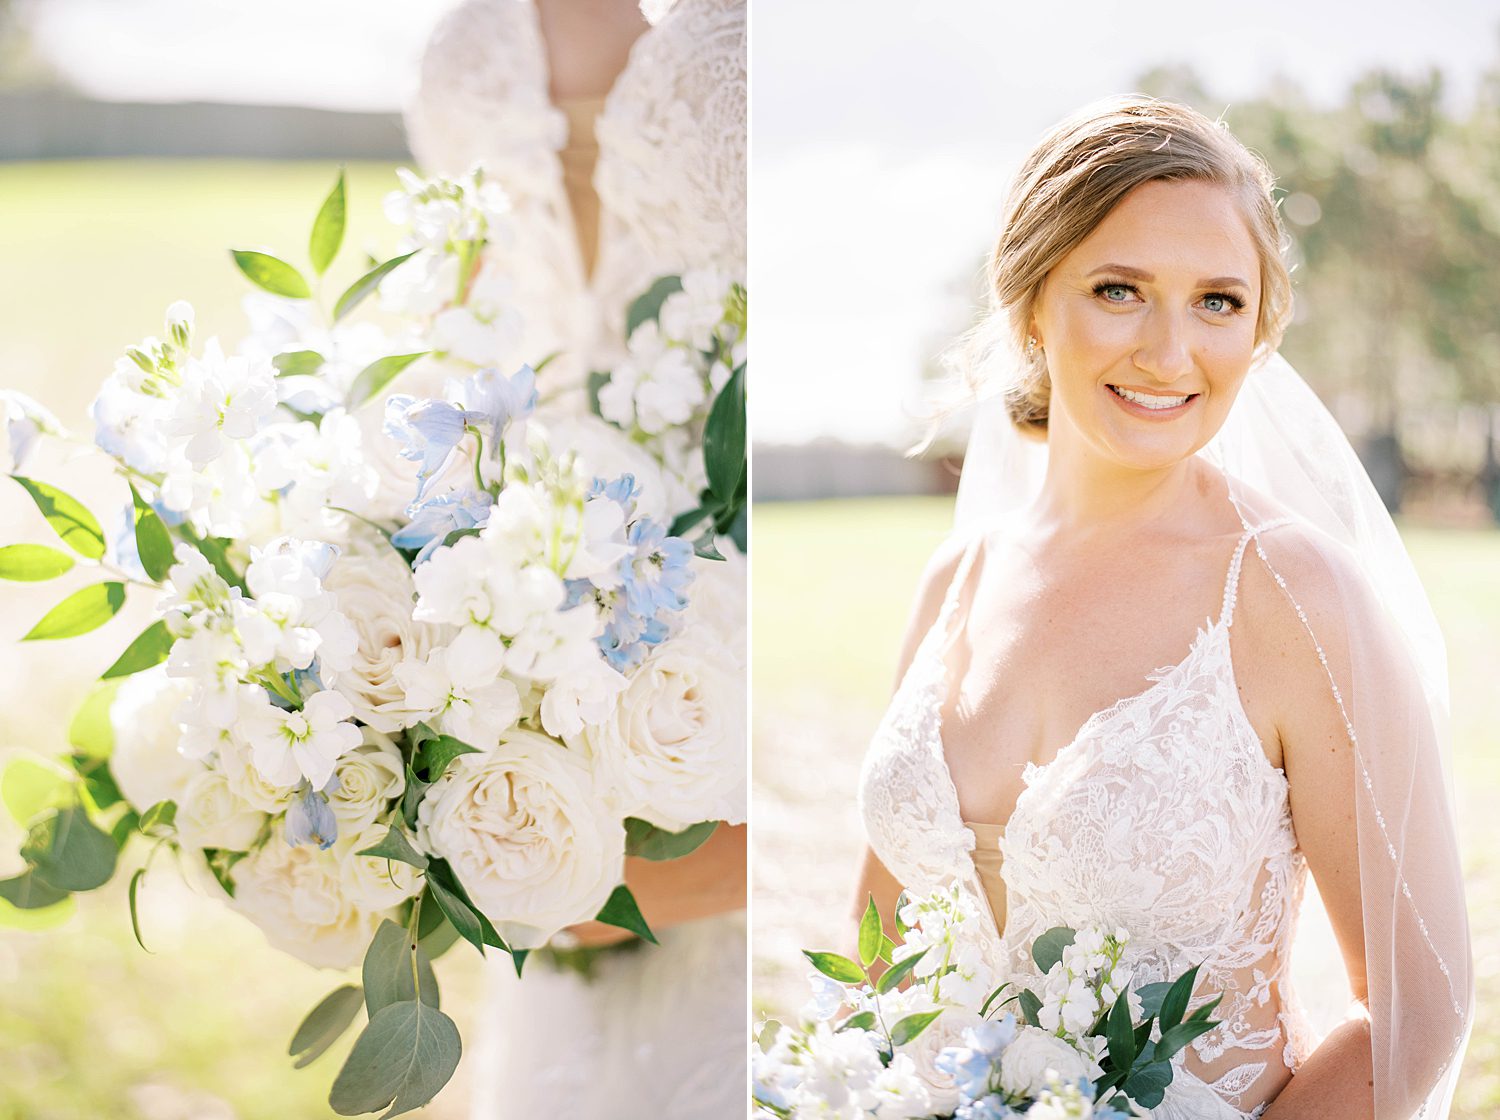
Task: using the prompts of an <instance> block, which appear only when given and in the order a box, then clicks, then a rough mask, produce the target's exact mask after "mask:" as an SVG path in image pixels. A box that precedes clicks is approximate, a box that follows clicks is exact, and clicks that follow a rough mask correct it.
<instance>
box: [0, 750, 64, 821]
mask: <svg viewBox="0 0 1500 1120" xmlns="http://www.w3.org/2000/svg"><path fill="white" fill-rule="evenodd" d="M0 800H3V801H4V802H5V807H6V809H8V810H9V811H10V815H11V818H12V819H13V820H14V821H15V822H16V823H17V824H18V825H20V826H21V827H22V828H27V827H29V826H30V825H31V822H32V821H33V820H35V819H36V817H37V815H38V814H39V813H41V812H42V811H43V810H46V809H61V808H63V807H65V806H67V805H70V804H72V801H73V784H72V782H70V781H69V780H68V776H67V775H66V774H65V773H63V772H62V771H61V770H58V769H57V768H56V767H54V766H50V765H48V764H47V763H45V762H38V761H37V760H36V759H32V758H25V757H21V758H12V759H11V760H10V762H9V763H8V764H7V765H6V767H5V774H4V776H3V777H0Z"/></svg>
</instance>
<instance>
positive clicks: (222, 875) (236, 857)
mask: <svg viewBox="0 0 1500 1120" xmlns="http://www.w3.org/2000/svg"><path fill="white" fill-rule="evenodd" d="M248 854H249V853H248V852H231V851H229V850H227V849H224V848H204V849H203V858H204V860H205V862H206V863H207V864H208V869H209V871H210V872H212V873H213V877H214V878H215V879H217V880H218V883H219V886H221V887H223V888H224V893H225V894H227V895H228V896H229V897H230V898H233V897H234V865H235V864H237V863H239V862H240V860H242V859H244V858H245V856H246V855H248Z"/></svg>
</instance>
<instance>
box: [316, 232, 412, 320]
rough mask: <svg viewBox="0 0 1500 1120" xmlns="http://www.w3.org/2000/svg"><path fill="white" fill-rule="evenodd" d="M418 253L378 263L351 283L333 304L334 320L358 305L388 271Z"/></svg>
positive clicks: (403, 254)
mask: <svg viewBox="0 0 1500 1120" xmlns="http://www.w3.org/2000/svg"><path fill="white" fill-rule="evenodd" d="M416 255H417V254H416V250H413V251H412V252H410V253H402V254H401V256H399V257H392V258H391V259H390V260H388V261H384V262H383V263H381V264H378V265H376V266H375V267H374V268H372V269H370V271H369V272H367V273H365V274H364V275H363V276H361V277H360V278H359V279H358V280H356V281H355V282H354V283H353V284H350V285H349V288H348V290H347V291H345V292H344V294H343V295H341V296H339V301H338V303H336V304H334V305H333V318H334V322H337V321H338V320H340V319H342V318H343V317H344V316H345V315H347V314H349V312H351V311H353V310H354V309H355V308H356V307H358V306H359V304H360V301H361V300H363V299H364V298H365V297H366V296H368V295H369V294H370V293H371V292H373V291H374V290H375V289H376V288H378V287H379V286H380V282H381V281H382V280H384V279H385V277H386V274H387V273H389V272H390V271H391V270H392V269H394V268H398V267H400V266H401V265H403V264H405V263H406V262H407V261H409V260H411V258H412V257H414V256H416Z"/></svg>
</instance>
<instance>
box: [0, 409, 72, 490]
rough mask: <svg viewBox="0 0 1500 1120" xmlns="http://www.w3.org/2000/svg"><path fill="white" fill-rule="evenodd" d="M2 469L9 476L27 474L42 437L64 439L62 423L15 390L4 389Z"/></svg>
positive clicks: (0, 442) (0, 441) (0, 433)
mask: <svg viewBox="0 0 1500 1120" xmlns="http://www.w3.org/2000/svg"><path fill="white" fill-rule="evenodd" d="M0 420H4V421H5V426H4V428H3V429H0V466H3V467H4V468H5V471H6V473H7V474H13V473H16V472H18V471H22V470H25V468H26V460H27V458H28V457H30V455H31V450H32V448H33V447H35V445H36V438H37V436H39V435H50V436H62V435H65V434H66V433H65V432H64V430H63V426H62V424H61V422H60V421H59V420H58V419H57V417H56V416H53V415H52V413H51V412H49V411H48V410H47V408H46V407H45V406H43V405H42V404H40V403H39V402H37V401H34V400H32V399H31V398H30V397H28V396H27V395H26V394H25V393H21V392H17V391H16V390H15V389H0Z"/></svg>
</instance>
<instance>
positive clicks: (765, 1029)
mask: <svg viewBox="0 0 1500 1120" xmlns="http://www.w3.org/2000/svg"><path fill="white" fill-rule="evenodd" d="M870 1018H871V1020H872V1021H873V1020H874V1016H873V1015H871V1017H870ZM780 1033H781V1020H779V1019H767V1020H766V1021H765V1022H764V1023H762V1024H761V1027H760V1033H759V1034H758V1035H756V1036H755V1041H756V1044H757V1045H758V1046H759V1047H760V1049H761V1052H762V1053H765V1052H766V1051H768V1050H770V1049H771V1047H773V1046H775V1045H776V1036H777V1035H778V1034H780Z"/></svg>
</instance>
